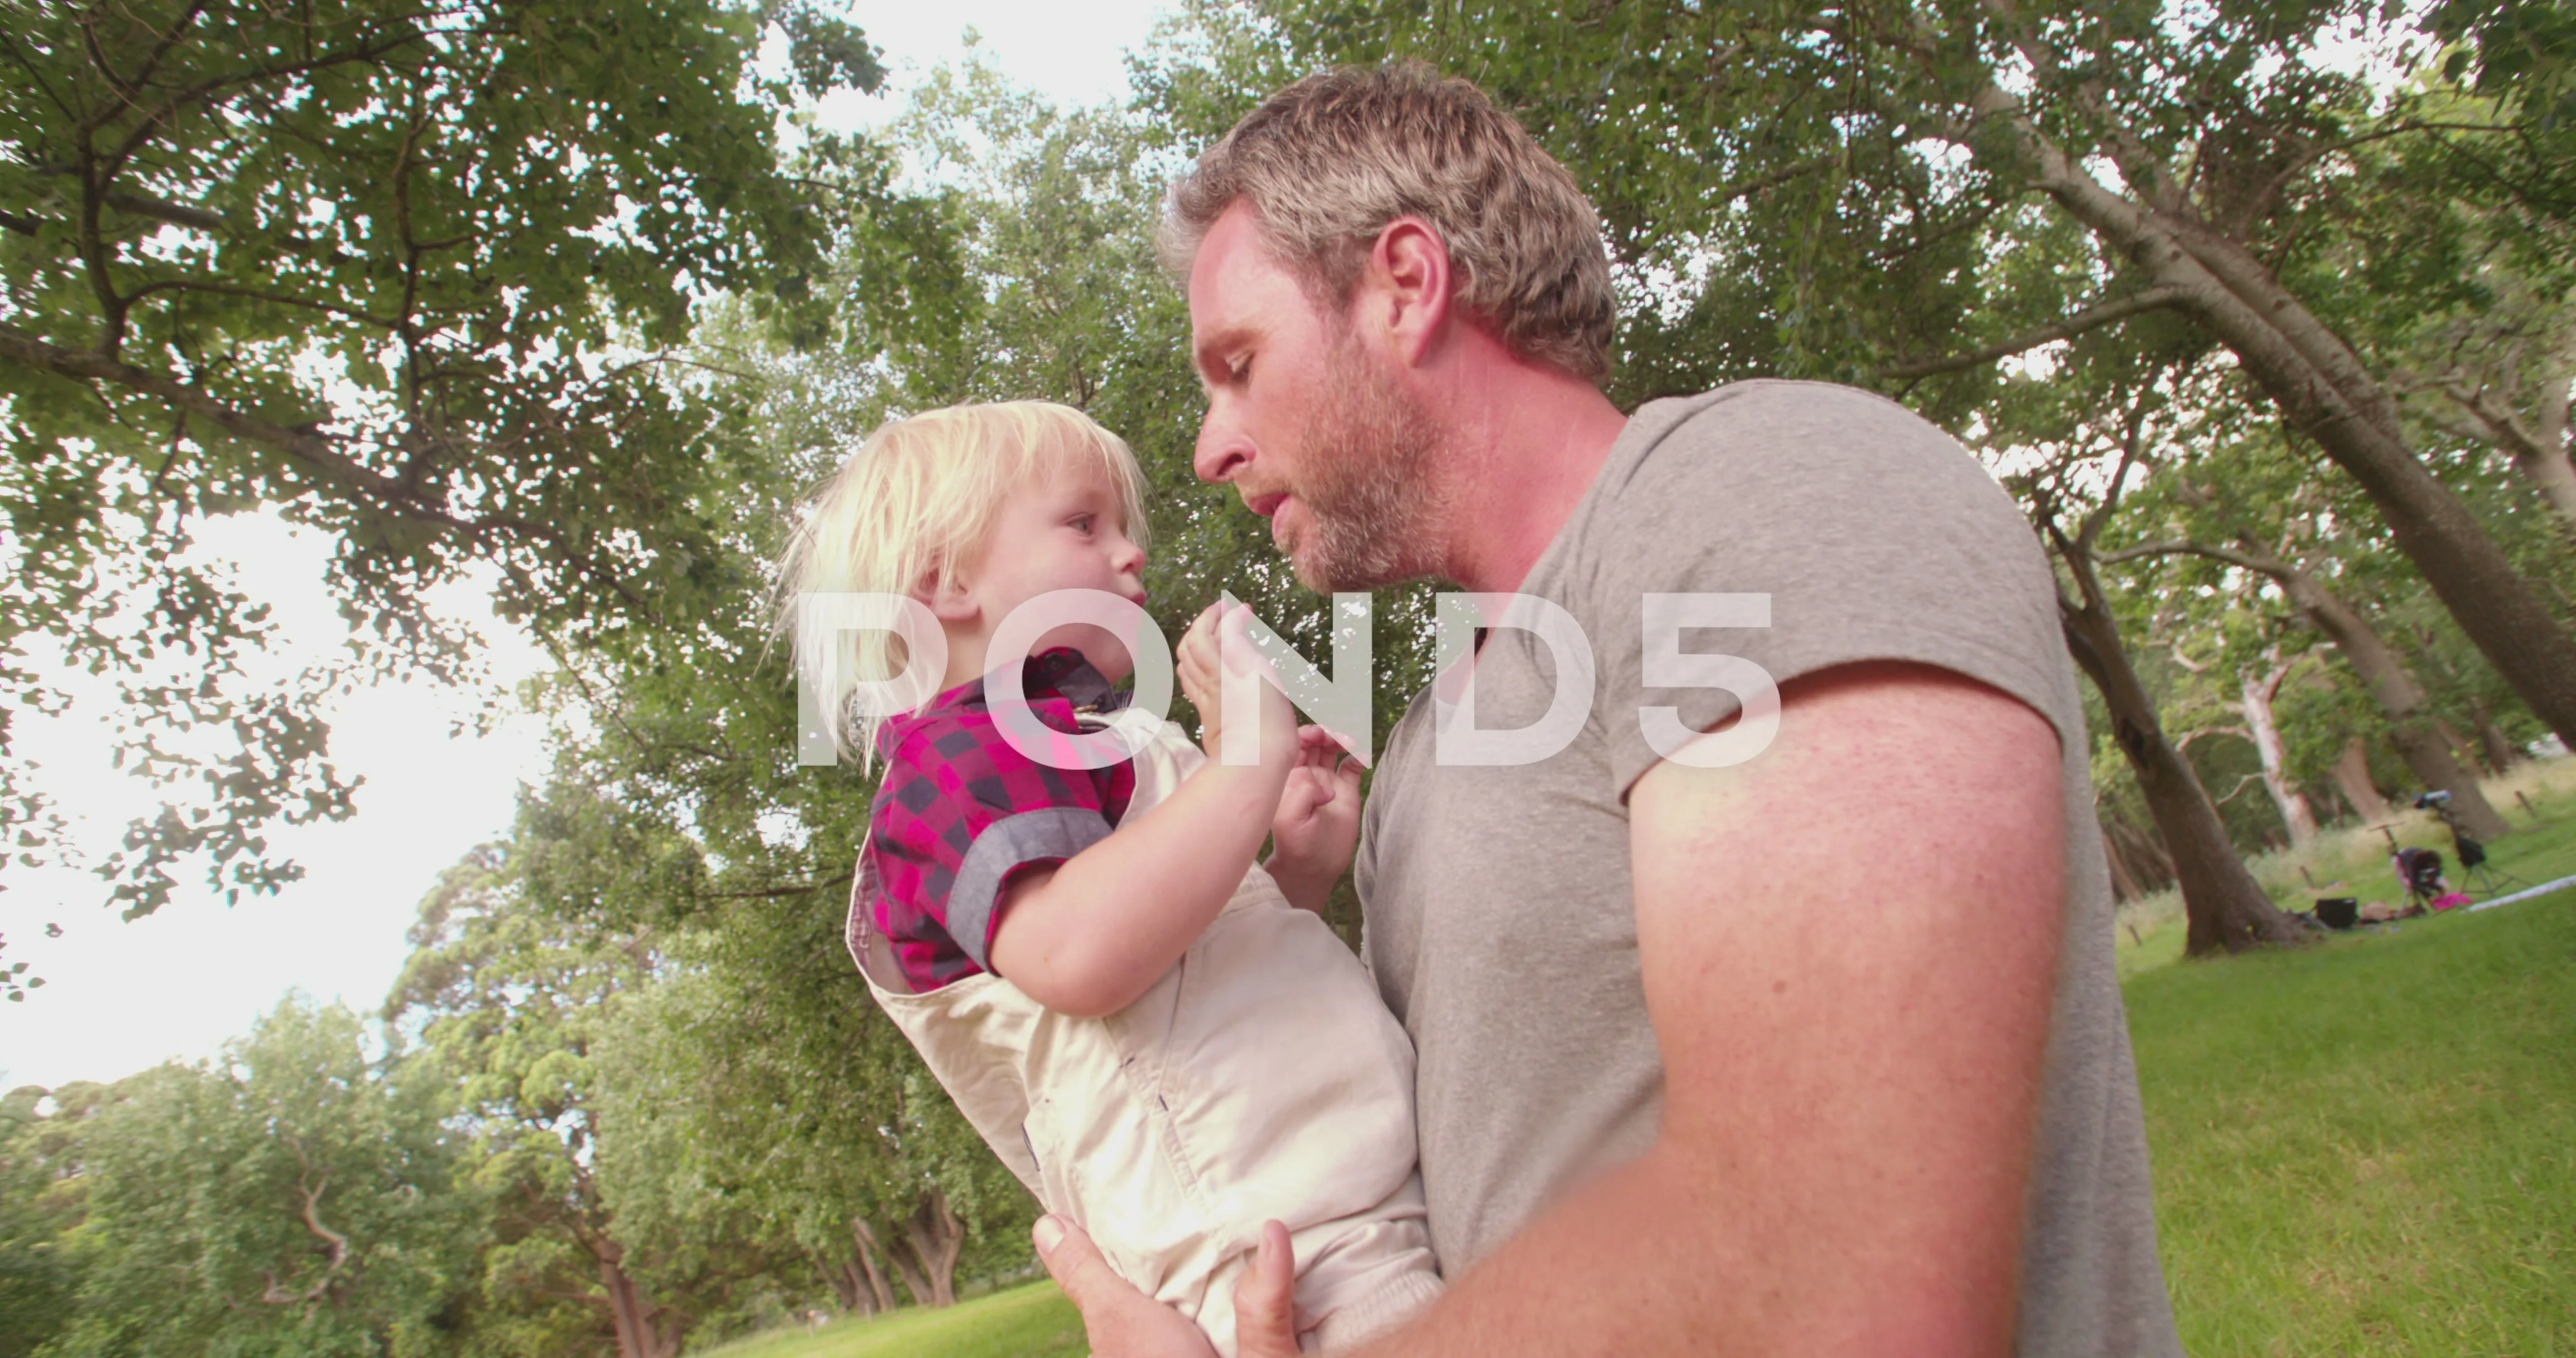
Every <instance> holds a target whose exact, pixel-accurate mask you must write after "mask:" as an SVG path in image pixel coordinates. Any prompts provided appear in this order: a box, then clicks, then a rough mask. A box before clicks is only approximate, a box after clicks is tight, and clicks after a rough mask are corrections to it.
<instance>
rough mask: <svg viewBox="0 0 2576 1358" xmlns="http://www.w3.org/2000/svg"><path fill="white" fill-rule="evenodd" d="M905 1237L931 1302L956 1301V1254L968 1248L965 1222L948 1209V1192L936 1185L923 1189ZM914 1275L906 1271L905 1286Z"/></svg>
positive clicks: (904, 1226)
mask: <svg viewBox="0 0 2576 1358" xmlns="http://www.w3.org/2000/svg"><path fill="white" fill-rule="evenodd" d="M903 1238H904V1243H905V1244H906V1245H907V1246H909V1247H910V1249H911V1253H912V1258H913V1263H914V1265H915V1267H916V1268H917V1269H918V1270H919V1271H920V1273H921V1276H922V1278H923V1279H924V1281H925V1282H926V1283H927V1284H928V1286H929V1292H930V1298H929V1304H930V1305H932V1306H954V1305H956V1304H957V1256H958V1255H959V1254H960V1253H963V1252H964V1250H965V1248H966V1223H964V1222H962V1221H959V1220H958V1219H957V1214H956V1213H954V1212H951V1211H949V1210H948V1195H947V1194H945V1193H942V1192H940V1191H939V1190H938V1189H936V1188H933V1189H930V1190H929V1191H927V1192H925V1193H923V1194H922V1195H921V1202H920V1204H919V1205H917V1206H915V1207H914V1208H913V1209H912V1216H911V1217H910V1218H909V1219H908V1220H906V1221H905V1222H904V1224H903ZM912 1277H913V1275H912V1273H911V1272H910V1271H906V1272H905V1274H904V1285H905V1286H907V1287H910V1286H912V1285H913V1284H912ZM916 1291H918V1289H916Z"/></svg>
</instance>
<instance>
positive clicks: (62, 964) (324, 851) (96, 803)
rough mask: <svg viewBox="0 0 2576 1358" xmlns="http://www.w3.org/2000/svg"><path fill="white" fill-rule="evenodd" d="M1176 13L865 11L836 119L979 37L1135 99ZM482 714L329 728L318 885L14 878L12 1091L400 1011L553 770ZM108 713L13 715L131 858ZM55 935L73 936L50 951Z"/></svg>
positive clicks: (311, 622) (448, 705) (311, 580)
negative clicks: (20, 998) (346, 777)
mask: <svg viewBox="0 0 2576 1358" xmlns="http://www.w3.org/2000/svg"><path fill="white" fill-rule="evenodd" d="M1168 7H1169V5H1168V3H1167V0H1086V3H1083V4H1079V5H1069V4H1062V3H1037V2H1036V0H947V3H941V4H936V5H908V6H907V5H888V6H878V5H875V4H873V3H870V0H861V2H860V4H859V5H858V7H857V9H856V12H855V13H854V14H853V16H852V17H853V18H854V19H855V20H856V21H857V22H858V23H859V24H860V25H861V26H862V27H864V28H865V29H866V30H867V32H868V36H869V38H870V39H872V40H873V41H874V42H875V43H876V44H877V45H878V46H879V47H881V48H883V49H884V50H885V54H886V58H887V62H888V64H889V66H890V67H891V69H892V71H893V73H894V80H893V82H892V86H893V88H891V89H890V90H889V91H888V93H887V94H886V95H885V96H881V97H878V98H874V99H854V100H850V101H847V102H845V103H839V104H836V105H835V106H834V107H832V108H831V109H829V110H828V112H829V115H830V116H831V119H832V121H834V122H848V123H874V122H880V121H883V120H885V119H887V118H890V117H891V116H892V115H893V114H894V113H895V112H896V111H898V110H899V109H900V108H901V106H902V98H903V94H904V91H905V90H907V89H909V88H910V87H911V85H912V84H913V83H914V82H915V81H916V80H917V79H918V78H919V76H920V74H921V73H922V72H924V71H927V70H929V69H931V68H933V67H936V66H938V65H940V64H941V63H943V62H947V61H952V60H955V59H956V58H958V57H959V56H960V55H962V54H963V52H964V51H965V47H964V43H963V40H962V39H963V34H964V32H965V31H966V30H967V29H969V28H972V29H974V30H975V31H977V32H978V33H979V34H980V35H981V38H982V51H983V53H984V56H985V58H986V60H988V61H990V62H992V63H993V64H994V65H995V66H996V67H998V68H999V69H1000V70H1001V71H1002V73H1003V74H1004V75H1006V76H1008V77H1010V78H1011V79H1012V80H1013V81H1014V82H1015V83H1017V84H1020V85H1022V86H1025V87H1028V88H1030V89H1033V90H1035V91H1037V92H1038V93H1040V94H1043V95H1046V96H1048V97H1050V98H1052V99H1054V100H1056V101H1057V102H1058V103H1062V104H1073V103H1092V102H1098V101H1102V100H1106V99H1112V98H1116V97H1119V96H1120V95H1121V94H1122V93H1123V92H1124V90H1125V88H1126V68H1125V66H1124V64H1123V62H1122V60H1121V58H1122V56H1123V54H1124V53H1125V51H1126V50H1127V49H1129V48H1132V47H1141V46H1142V45H1143V44H1144V42H1145V40H1146V38H1147V36H1148V34H1149V33H1150V32H1151V31H1152V28H1153V23H1154V20H1155V18H1156V17H1157V15H1158V14H1160V13H1161V12H1163V11H1164V10H1166V9H1167V8H1168ZM204 537H205V538H206V540H207V544H208V545H209V547H210V548H212V549H213V550H214V551H217V552H220V553H221V554H223V555H227V556H230V557H232V558H233V559H235V560H238V561H240V562H241V563H242V569H243V583H244V585H245V586H246V587H247V588H248V589H249V590H250V591H251V592H252V593H253V594H254V595H256V596H257V597H260V598H263V599H267V600H270V601H272V602H273V603H275V604H276V605H277V609H278V614H279V617H280V620H281V623H282V625H283V628H284V633H285V638H286V642H287V644H285V645H281V646H279V647H277V648H275V649H274V652H273V658H274V659H275V661H276V662H277V664H278V665H279V666H280V669H281V672H284V671H290V670H291V669H293V668H295V667H298V666H300V664H301V663H302V661H301V657H303V656H306V655H318V654H320V653H321V652H323V651H324V650H327V649H328V648H330V647H332V646H333V645H335V644H336V643H337V641H338V640H339V639H340V637H341V636H342V635H343V633H341V632H340V630H339V624H338V621H337V618H336V616H335V615H334V613H333V611H332V608H331V605H330V603H329V601H328V599H327V598H325V596H324V595H323V592H322V590H321V587H320V585H319V579H320V575H321V569H322V563H323V562H324V560H325V559H326V557H327V555H328V552H327V544H326V543H324V542H323V541H322V540H321V539H319V538H316V537H313V536H311V535H297V534H293V533H290V532H288V531H287V530H286V529H285V528H284V527H283V525H281V524H279V523H277V522H276V521H275V520H272V519H261V518H253V519H244V520H234V521H227V522H223V523H218V524H215V525H211V526H210V530H209V531H208V532H206V533H205V534H204ZM446 602H447V604H448V607H449V611H450V612H451V613H452V614H453V615H454V616H457V617H460V618H465V619H468V620H475V621H479V622H482V623H483V624H485V626H486V628H487V631H491V632H493V633H494V634H495V635H496V637H497V644H496V646H495V651H494V659H495V661H496V665H497V668H498V669H499V671H500V672H501V673H502V675H503V676H504V677H505V678H515V677H519V676H524V675H527V674H531V673H534V672H536V671H537V670H538V669H539V668H540V658H539V655H538V653H537V651H536V649H535V648H534V647H533V646H531V645H530V644H529V643H528V642H527V641H526V640H525V639H524V638H520V637H517V636H514V635H508V634H506V633H501V632H499V631H498V629H497V628H493V627H492V625H491V624H490V620H489V612H488V610H487V609H485V608H484V606H483V601H482V599H481V598H480V597H478V596H476V595H474V594H473V593H471V592H470V591H468V592H464V593H461V594H459V595H457V596H455V597H453V598H451V599H449V600H448V601H446ZM474 706H475V699H474V698H473V697H472V696H470V695H460V694H453V693H441V692H437V691H434V690H431V689H428V688H425V687H423V686H418V685H412V686H396V687H387V688H382V689H376V690H372V691H368V692H365V693H361V694H358V695H356V696H355V697H353V698H352V699H351V700H349V701H348V702H346V703H344V704H342V705H341V706H340V707H339V708H338V709H337V710H335V711H334V712H332V713H331V714H330V719H331V723H332V731H333V737H332V747H331V755H332V759H333V761H334V762H335V763H336V764H337V765H338V766H339V767H340V769H341V770H342V772H343V773H357V774H362V775H364V776H365V778H366V785H365V786H364V787H362V788H360V789H359V791H358V793H357V797H356V803H357V808H358V813H357V815H356V816H355V817H353V818H352V819H350V820H348V821H345V822H342V823H339V824H336V825H325V826H310V827H302V828H281V829H278V830H275V831H273V832H272V833H271V834H270V842H271V845H272V847H273V849H275V850H276V851H278V852H280V853H283V854H285V855H286V856H289V857H292V858H294V859H295V860H297V861H298V862H301V863H302V864H303V865H304V867H305V868H306V871H307V874H308V875H307V876H306V878H305V880H303V881H301V882H298V883H295V884H294V885H292V886H289V887H287V888H286V889H285V890H284V891H283V892H281V893H280V894H278V895H276V896H267V897H249V898H245V899H244V900H243V902H242V903H241V904H240V905H238V906H235V907H232V908H230V909H227V908H225V906H224V905H223V904H222V902H221V899H220V898H219V897H216V896H215V895H213V894H212V893H211V892H208V891H205V890H204V889H202V888H201V887H198V886H197V881H199V880H201V875H199V876H195V877H183V878H182V891H181V892H180V894H179V896H178V898H177V899H176V900H174V901H173V902H172V903H171V904H170V905H169V906H168V907H166V908H165V909H163V910H162V911H161V912H160V913H158V914H156V915H153V916H151V917H149V918H146V919H143V920H139V921H136V922H135V923H132V924H126V923H123V922H120V921H119V920H118V919H117V917H116V915H115V913H114V912H113V911H111V910H108V909H106V908H104V907H103V906H102V905H101V904H100V902H101V901H102V900H103V899H104V895H105V892H104V889H103V887H102V886H101V884H100V883H99V881H98V879H97V878H95V877H91V876H89V875H87V874H85V873H77V872H60V873H54V874H50V875H38V874H33V873H24V872H19V873H14V874H13V875H12V877H11V879H10V883H9V890H7V891H6V892H5V893H0V936H5V937H6V939H7V940H8V951H7V952H6V953H5V954H0V962H26V963H29V964H30V973H29V974H31V975H38V976H42V977H44V978H45V980H46V982H47V984H46V986H45V988H44V989H42V990H40V991H37V992H35V993H33V994H31V995H29V996H28V998H27V999H26V1001H25V1002H23V1003H19V1004H5V1005H0V1011H5V1012H0V1090H5V1089H8V1088H11V1087H14V1086H17V1085H21V1084H38V1085H44V1086H47V1087H52V1086H56V1085H60V1084H63V1083H67V1082H69V1081H72V1080H79V1079H91V1080H114V1079H118V1078H121V1077H123V1076H125V1075H128V1074H131V1073H133V1072H134V1071H137V1070H141V1069H143V1068H145V1067H148V1066H151V1065H153V1064H156V1063H158V1062H160V1061H162V1060H165V1059H168V1058H172V1057H179V1058H185V1059H193V1058H196V1057H201V1056H209V1055H212V1054H213V1053H214V1052H215V1050H216V1048H217V1047H218V1046H219V1045H220V1044H221V1043H222V1042H223V1040H224V1039H225V1038H228V1037H232V1036H235V1035H237V1034H240V1033H243V1032H245V1031H247V1030H248V1029H249V1027H250V1024H251V1021H252V1020H253V1019H254V1018H256V1017H257V1016H258V1015H260V1014H261V1013H264V1012H266V1011H267V1010H268V1009H269V1008H271V1007H272V1006H274V1005H275V1004H276V1003H277V1001H278V1000H279V998H280V997H282V996H284V995H285V994H286V993H287V992H288V991H289V990H292V989H301V990H302V991H304V992H305V993H306V994H308V995H311V996H314V997H316V998H317V999H322V1000H329V999H333V998H338V999H341V1000H344V1001H346V1002H347V1003H348V1004H349V1005H350V1006H351V1007H353V1008H356V1009H358V1010H360V1011H361V1012H365V1011H368V1010H372V1009H373V1008H375V1007H376V1006H377V1005H378V1004H380V1003H381V1002H382V1001H383V998H384V995H385V992H386V990H387V989H389V988H390V987H391V985H392V984H393V981H394V978H395V976H396V975H397V974H398V973H399V972H400V970H401V968H402V962H403V958H404V956H405V955H406V953H407V952H408V945H407V944H406V943H405V941H404V938H403V934H404V931H405V930H406V929H407V928H409V927H410V925H411V922H412V919H413V912H414V909H415V907H416V906H417V905H418V903H419V901H420V898H421V896H422V895H423V894H424V893H425V892H426V891H427V890H428V888H429V886H430V884H431V883H432V882H433V881H434V880H435V879H436V877H437V875H438V872H439V870H440V869H441V868H444V867H446V866H447V865H448V864H450V863H453V862H455V861H456V859H457V858H458V857H460V856H461V855H462V854H463V853H464V852H465V851H466V850H467V849H469V848H471V847H473V846H474V845H475V844H477V843H480V842H482V841H484V840H486V839H489V838H491V837H493V836H494V835H496V834H498V833H499V832H500V831H502V830H503V829H504V828H505V827H506V826H507V825H508V824H509V820H510V814H511V810H512V805H513V801H512V799H513V798H514V796H515V795H516V793H517V789H518V784H519V782H520V781H521V780H522V779H526V780H530V781H534V780H536V779H538V778H540V777H541V776H542V775H543V772H544V769H545V759H546V754H545V751H544V749H543V748H542V747H541V745H540V743H539V739H538V737H539V734H540V731H539V727H538V726H537V724H536V723H535V722H534V721H532V720H525V719H522V720H521V721H520V722H519V723H518V724H516V725H515V726H512V727H509V728H506V729H504V730H503V731H501V732H499V733H496V734H495V735H493V736H491V737H488V738H483V739H475V738H472V737H470V736H469V737H463V738H458V737H452V736H451V735H450V734H449V728H450V726H451V724H452V723H453V722H454V721H455V720H456V719H457V718H459V717H462V716H465V715H467V714H469V713H470V712H471V711H472V710H473V708H474ZM105 707H106V704H105V703H103V702H90V703H86V704H84V705H83V706H82V707H79V708H76V709H75V710H74V712H73V713H72V714H71V715H70V716H69V717H67V718H65V719H63V720H59V721H46V720H39V719H36V718H34V717H33V716H32V715H31V714H25V713H19V714H15V716H16V721H17V725H16V729H15V731H14V732H13V737H14V738H16V739H19V740H23V741H24V742H25V749H26V751H27V753H28V755H29V757H31V758H33V759H35V760H37V761H38V762H40V763H41V764H42V765H43V766H44V771H43V774H42V777H43V780H44V781H43V783H42V786H43V788H44V789H45V790H46V791H48V792H50V793H52V794H53V795H54V796H55V797H56V798H57V799H58V800H59V801H61V802H62V803H64V804H65V805H66V806H68V807H72V808H77V809H80V810H84V811H87V812H89V813H90V817H89V823H88V824H87V825H85V826H84V827H83V828H82V834H81V839H82V841H83V842H84V843H85V844H86V845H87V846H89V847H90V848H91V850H92V852H93V853H104V852H105V851H108V850H110V849H112V848H113V847H114V845H115V841H116V839H117V837H118V835H119V834H120V833H121V832H122V829H123V827H124V824H125V822H126V821H127V820H128V819H130V818H131V817H133V816H135V815H138V814H148V813H149V812H150V810H151V809H152V807H153V806H154V804H155V798H154V796H153V794H152V791H151V789H150V788H148V787H146V786H144V785H143V784H140V783H138V782H136V781H135V780H133V779H131V778H128V777H126V776H125V775H123V774H121V773H118V772H117V771H115V770H113V769H111V768H109V767H108V760H107V752H108V748H109V744H108V727H107V725H106V723H105V716H106V713H105V711H104V708H105ZM48 925H59V926H60V927H61V928H62V930H63V934H62V936H61V937H59V938H48V937H47V936H46V929H47V926H48Z"/></svg>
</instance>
